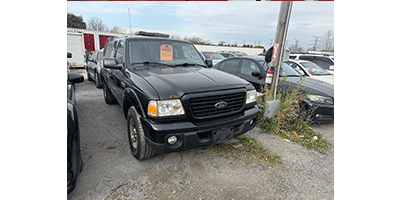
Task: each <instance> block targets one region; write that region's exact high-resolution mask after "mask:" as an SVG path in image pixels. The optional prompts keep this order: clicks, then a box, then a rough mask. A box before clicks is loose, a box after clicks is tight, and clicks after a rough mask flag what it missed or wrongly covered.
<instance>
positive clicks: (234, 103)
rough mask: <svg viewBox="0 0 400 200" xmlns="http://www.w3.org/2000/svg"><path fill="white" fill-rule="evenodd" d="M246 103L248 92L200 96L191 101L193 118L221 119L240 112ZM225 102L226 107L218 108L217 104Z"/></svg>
mask: <svg viewBox="0 0 400 200" xmlns="http://www.w3.org/2000/svg"><path fill="white" fill-rule="evenodd" d="M245 101H246V92H226V91H225V92H216V93H210V94H203V95H201V96H200V95H198V96H197V97H192V98H190V99H189V105H190V109H191V113H192V115H193V117H195V118H197V119H205V118H211V117H220V116H223V115H228V114H232V113H236V112H239V111H241V110H242V109H243V106H244V103H245ZM219 102H225V103H227V104H226V107H224V108H216V106H215V105H216V104H217V103H219Z"/></svg>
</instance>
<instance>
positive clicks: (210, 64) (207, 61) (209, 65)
mask: <svg viewBox="0 0 400 200" xmlns="http://www.w3.org/2000/svg"><path fill="white" fill-rule="evenodd" d="M205 62H206V65H207V67H208V68H211V67H212V66H213V63H212V60H210V59H206V61H205Z"/></svg>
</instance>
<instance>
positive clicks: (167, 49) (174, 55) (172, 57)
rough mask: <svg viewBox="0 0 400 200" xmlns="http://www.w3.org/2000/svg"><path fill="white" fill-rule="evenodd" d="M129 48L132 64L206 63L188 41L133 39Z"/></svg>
mask: <svg viewBox="0 0 400 200" xmlns="http://www.w3.org/2000/svg"><path fill="white" fill-rule="evenodd" d="M128 48H129V50H128V52H129V55H128V57H129V61H128V62H130V64H132V63H144V62H149V63H161V64H166V65H174V66H175V65H182V66H188V64H189V65H194V64H196V65H203V66H204V65H205V64H204V61H203V59H202V58H201V57H200V54H199V53H198V51H197V50H196V49H195V48H194V46H193V45H192V44H190V43H186V42H179V41H171V40H152V39H141V40H131V41H129V43H128ZM183 64H185V65H183Z"/></svg>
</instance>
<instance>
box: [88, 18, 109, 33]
mask: <svg viewBox="0 0 400 200" xmlns="http://www.w3.org/2000/svg"><path fill="white" fill-rule="evenodd" d="M87 26H88V29H90V30H95V31H106V30H107V26H106V24H104V22H103V20H101V19H100V18H97V17H92V18H90V19H89V22H88V25H87Z"/></svg>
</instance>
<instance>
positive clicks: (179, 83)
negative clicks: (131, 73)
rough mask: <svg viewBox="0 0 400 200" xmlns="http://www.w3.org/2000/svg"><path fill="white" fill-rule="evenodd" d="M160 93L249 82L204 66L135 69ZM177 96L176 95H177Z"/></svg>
mask: <svg viewBox="0 0 400 200" xmlns="http://www.w3.org/2000/svg"><path fill="white" fill-rule="evenodd" d="M135 73H136V74H138V75H140V76H141V77H143V78H144V79H145V80H146V81H147V82H148V83H149V84H150V85H151V86H152V87H153V88H154V89H155V90H156V92H157V93H158V95H159V97H160V99H170V98H173V97H171V96H178V97H179V98H180V97H181V96H182V95H184V94H188V93H197V92H206V91H215V90H225V89H233V88H244V87H246V86H247V85H249V83H248V82H247V81H245V80H243V79H241V78H239V77H237V76H234V75H231V74H228V73H225V72H222V71H219V70H216V69H212V68H204V67H175V68H170V67H151V68H148V69H143V70H135ZM175 98H176V97H175Z"/></svg>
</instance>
